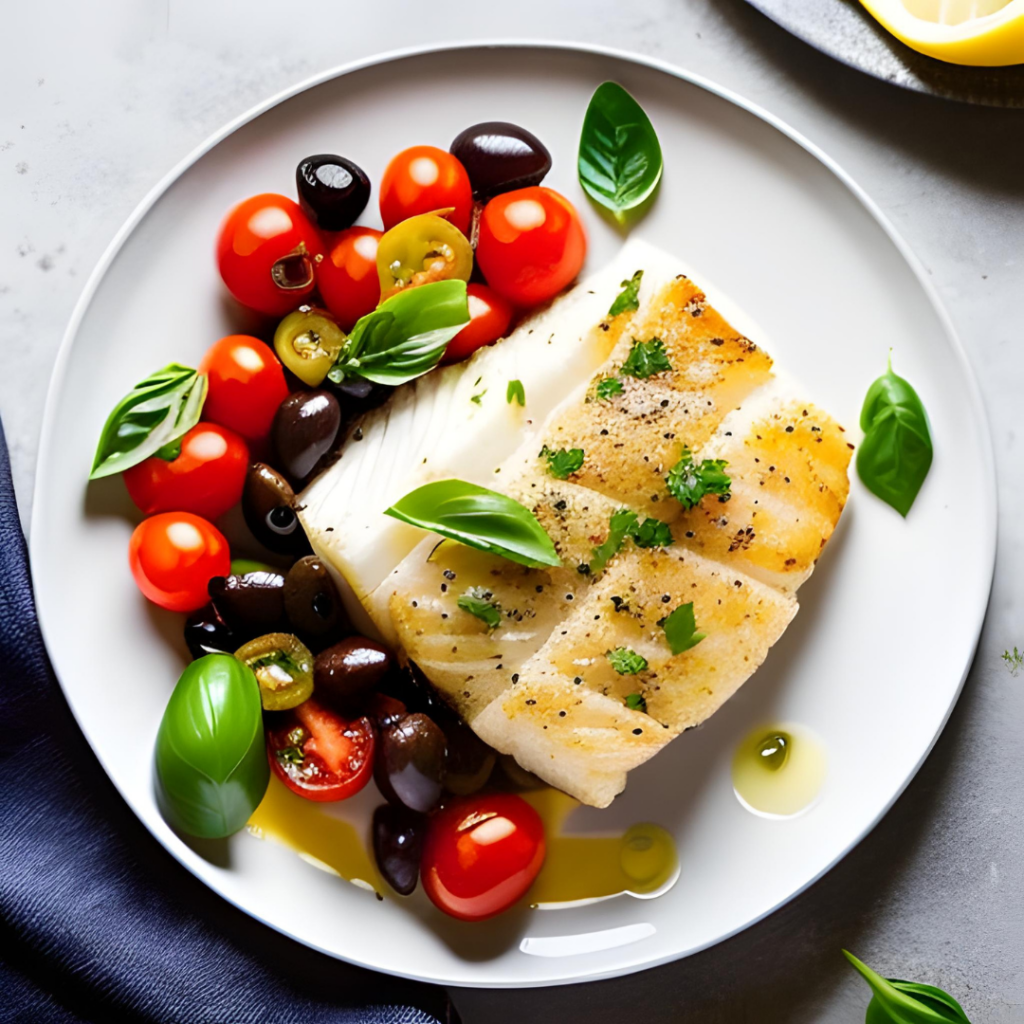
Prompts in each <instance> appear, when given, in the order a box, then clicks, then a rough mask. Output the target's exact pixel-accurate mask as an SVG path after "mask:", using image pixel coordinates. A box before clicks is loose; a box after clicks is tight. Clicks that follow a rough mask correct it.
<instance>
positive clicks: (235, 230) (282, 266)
mask: <svg viewBox="0 0 1024 1024" xmlns="http://www.w3.org/2000/svg"><path fill="white" fill-rule="evenodd" d="M321 251H322V243H321V241H320V236H319V235H318V234H317V232H316V229H315V228H314V227H313V225H312V224H311V223H310V221H309V219H308V218H307V217H306V215H305V214H304V213H303V212H302V210H301V209H300V208H299V204H298V203H294V202H292V200H291V199H287V198H286V197H285V196H279V195H274V194H273V193H270V192H268V193H266V194H264V195H259V196H253V197H252V198H251V199H246V200H244V201H243V202H241V203H239V204H238V205H237V206H236V207H235V208H234V209H233V210H232V211H231V212H230V213H229V214H228V215H227V217H226V218H225V220H224V223H223V224H222V225H221V229H220V234H219V235H218V237H217V266H218V267H219V268H220V276H221V277H222V278H223V279H224V283H225V284H226V285H227V287H228V291H229V292H231V294H232V295H234V297H235V298H236V299H238V301H239V302H241V303H242V305H243V306H248V307H249V308H250V309H255V310H257V311H258V312H260V313H266V314H267V316H284V314H285V313H290V312H291V311H292V310H293V309H295V308H296V307H298V306H301V305H302V302H303V300H304V299H305V298H306V297H307V296H308V295H309V294H310V292H312V291H313V284H314V282H313V267H314V265H315V262H316V257H317V256H318V255H320V253H321Z"/></svg>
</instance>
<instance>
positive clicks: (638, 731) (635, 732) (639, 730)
mask: <svg viewBox="0 0 1024 1024" xmlns="http://www.w3.org/2000/svg"><path fill="white" fill-rule="evenodd" d="M642 733H643V729H634V730H633V735H634V736H639V735H641V734H642Z"/></svg>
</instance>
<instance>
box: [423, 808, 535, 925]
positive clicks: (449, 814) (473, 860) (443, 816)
mask: <svg viewBox="0 0 1024 1024" xmlns="http://www.w3.org/2000/svg"><path fill="white" fill-rule="evenodd" d="M543 863H544V826H543V824H542V823H541V820H540V815H539V814H537V812H536V811H535V810H534V809H533V808H532V807H531V806H530V805H529V804H528V803H527V802H526V801H525V800H523V799H522V797H518V796H515V795H514V794H512V793H490V794H487V795H483V796H471V797H465V798H463V799H461V800H455V801H453V802H452V803H450V804H448V806H446V807H444V808H443V809H442V810H441V811H439V812H438V813H437V814H436V815H434V817H432V818H431V819H430V824H429V826H428V828H427V838H426V841H425V842H424V844H423V861H422V864H421V868H420V873H421V877H422V879H423V888H424V889H425V890H426V893H427V895H428V896H429V897H430V898H431V900H432V901H433V902H434V904H435V905H436V906H438V907H439V908H440V909H441V910H443V911H444V912H445V913H446V914H450V915H451V916H452V917H457V918H460V919H461V920H463V921H482V920H483V919H484V918H486V917H493V916H494V915H495V914H500V913H501V912H502V911H503V910H507V909H508V908H509V907H511V906H512V904H514V903H515V902H516V901H517V900H518V899H519V898H520V897H521V896H523V895H524V894H525V892H526V890H527V889H529V888H530V886H531V885H532V884H533V880H534V879H535V878H536V877H537V873H538V872H539V871H540V869H541V865H542V864H543Z"/></svg>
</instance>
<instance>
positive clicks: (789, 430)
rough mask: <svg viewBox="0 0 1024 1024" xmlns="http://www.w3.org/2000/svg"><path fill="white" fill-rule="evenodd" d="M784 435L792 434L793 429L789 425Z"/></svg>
mask: <svg viewBox="0 0 1024 1024" xmlns="http://www.w3.org/2000/svg"><path fill="white" fill-rule="evenodd" d="M786 433H787V434H792V433H793V427H792V425H790V426H788V427H786Z"/></svg>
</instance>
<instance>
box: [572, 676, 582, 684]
mask: <svg viewBox="0 0 1024 1024" xmlns="http://www.w3.org/2000/svg"><path fill="white" fill-rule="evenodd" d="M573 682H574V683H575V684H576V685H577V686H579V685H580V683H582V682H583V677H582V676H577V677H576V678H575V679H574V680H573Z"/></svg>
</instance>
